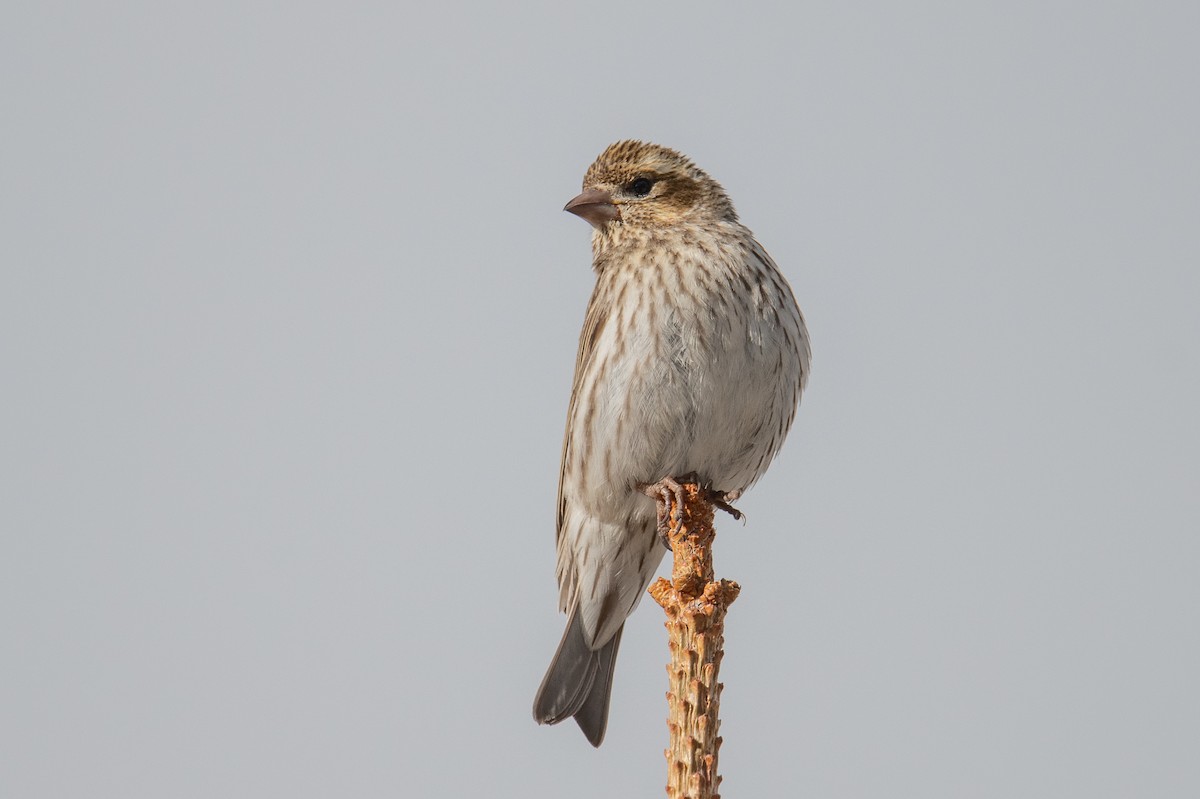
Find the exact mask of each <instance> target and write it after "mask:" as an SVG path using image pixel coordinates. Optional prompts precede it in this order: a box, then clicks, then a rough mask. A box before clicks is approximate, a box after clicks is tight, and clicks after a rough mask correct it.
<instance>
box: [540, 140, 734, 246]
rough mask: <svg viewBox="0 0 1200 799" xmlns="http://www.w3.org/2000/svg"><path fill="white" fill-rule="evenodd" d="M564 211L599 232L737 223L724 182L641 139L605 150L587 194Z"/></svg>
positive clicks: (591, 171) (586, 186)
mask: <svg viewBox="0 0 1200 799" xmlns="http://www.w3.org/2000/svg"><path fill="white" fill-rule="evenodd" d="M563 210H564V211H570V212H571V213H573V214H575V215H577V216H580V217H582V218H583V219H586V220H587V221H588V222H590V223H591V225H592V226H593V227H594V228H596V230H597V231H604V230H607V229H609V228H610V227H611V226H613V225H620V226H622V227H639V228H648V229H653V228H663V227H670V226H672V225H676V224H679V223H681V222H716V221H720V220H725V221H730V222H736V221H737V214H736V213H735V212H734V210H733V203H731V202H730V201H729V197H728V196H727V195H726V194H725V190H724V189H722V188H721V184H719V183H717V182H716V181H715V180H713V179H712V178H711V177H709V176H708V174H707V173H706V172H704V171H703V170H702V169H700V168H699V167H697V166H696V165H695V164H693V163H692V162H691V161H690V160H689V159H688V158H687V157H686V156H684V155H682V154H681V153H678V152H676V151H675V150H672V149H670V148H667V147H662V146H660V145H657V144H647V143H645V142H640V141H621V142H617V143H616V144H613V145H610V146H609V147H608V149H606V150H605V151H604V152H602V153H601V154H600V157H599V158H597V159H596V161H595V162H594V163H593V164H592V165H591V166H590V167H589V168H588V171H587V174H586V175H585V176H584V178H583V192H582V193H581V194H580V195H579V196H578V197H576V198H574V199H573V200H571V201H570V202H569V203H567V205H566V207H565V208H563Z"/></svg>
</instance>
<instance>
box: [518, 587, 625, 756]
mask: <svg viewBox="0 0 1200 799" xmlns="http://www.w3.org/2000/svg"><path fill="white" fill-rule="evenodd" d="M624 629H625V627H624V625H622V626H621V627H619V628H617V632H616V634H615V635H613V637H612V638H610V639H609V640H608V643H606V644H604V645H603V646H602V647H600V648H599V649H592V648H591V647H589V646H588V645H587V639H586V637H585V636H584V634H583V622H582V621H581V620H580V618H579V614H577V613H576V612H575V611H574V610H572V611H571V617H570V619H568V620H567V631H566V632H565V633H563V637H562V642H561V643H560V644H559V645H558V651H557V652H555V653H554V659H553V660H551V661H550V668H549V669H547V670H546V676H545V677H544V678H542V685H541V687H540V688H538V692H537V696H536V697H534V700H533V718H534V719H535V720H536V721H537V723H538V724H557V723H558V722H560V721H562V720H563V719H565V718H568V717H570V716H574V717H575V723H576V724H578V725H579V729H581V730H583V734H584V735H585V736H586V737H587V739H588V741H589V742H590V743H591V744H592V746H599V745H600V743H601V742H602V741H603V740H604V729H605V727H607V726H608V700H609V694H610V692H611V691H612V678H613V664H614V663H615V662H616V660H617V647H618V646H620V644H621V632H622V630H624Z"/></svg>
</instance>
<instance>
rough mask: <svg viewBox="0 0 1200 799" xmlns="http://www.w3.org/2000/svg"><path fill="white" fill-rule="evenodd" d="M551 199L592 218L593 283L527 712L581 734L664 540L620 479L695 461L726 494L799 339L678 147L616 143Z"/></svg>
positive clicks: (644, 502) (798, 362)
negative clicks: (573, 189)
mask: <svg viewBox="0 0 1200 799" xmlns="http://www.w3.org/2000/svg"><path fill="white" fill-rule="evenodd" d="M565 210H568V211H570V212H572V213H574V214H577V215H578V216H580V217H582V218H583V219H586V220H587V221H588V222H589V223H590V224H591V225H592V227H593V234H592V263H593V267H594V269H595V271H596V287H595V290H594V291H593V293H592V298H591V301H590V302H589V303H588V309H587V313H586V315H585V317H584V323H583V330H582V332H581V333H580V337H579V353H578V356H577V358H576V363H575V381H574V385H573V386H572V390H571V401H570V404H569V406H568V409H567V429H566V436H565V438H564V442H563V456H562V465H561V470H560V474H559V489H558V519H557V542H558V583H559V588H560V607H561V609H562V610H563V611H565V612H566V613H568V614H569V616H568V621H567V630H566V632H565V633H564V635H563V639H562V642H561V643H560V644H559V648H558V651H557V652H556V653H555V656H554V660H553V661H552V662H551V664H550V668H549V670H548V671H547V672H546V676H545V678H544V679H543V681H542V685H541V687H540V688H539V689H538V694H537V697H536V698H535V700H534V718H535V719H537V721H538V722H539V723H549V724H554V723H557V722H559V721H562V720H563V719H565V718H568V717H574V718H575V720H576V722H577V723H578V724H579V726H580V728H581V729H582V730H583V732H584V734H585V735H586V736H587V738H588V740H589V741H591V743H592V744H593V745H595V746H599V745H600V743H601V741H602V740H603V738H604V730H605V726H606V724H607V721H608V705H609V692H610V690H611V686H612V673H613V672H612V670H613V664H614V661H615V659H616V655H617V648H618V646H619V644H620V640H621V630H622V629H623V626H624V623H625V619H626V617H627V616H628V615H629V614H630V613H631V612H632V611H633V609H634V607H635V606H636V605H637V603H638V601H639V600H640V599H641V596H642V594H643V593H644V591H645V588H646V585H647V584H648V583H649V581H650V579H651V577H653V575H654V571H655V569H657V567H658V564H659V562H660V561H661V560H662V556H663V553H664V552H665V550H664V549H663V548H662V546H661V545H660V544H659V542H658V538H657V533H656V530H655V507H654V502H653V501H652V500H651V499H650V498H649V497H647V496H645V495H644V494H642V493H641V492H640V491H639V490H637V486H638V485H639V484H646V483H655V482H658V481H659V480H661V479H663V478H665V477H680V476H683V475H686V474H692V473H695V474H696V475H698V476H699V478H700V480H701V481H703V482H704V483H706V484H709V485H711V486H712V488H714V489H716V490H718V491H722V492H725V493H726V494H727V496H729V497H730V498H736V497H737V496H739V495H740V494H741V493H742V492H743V491H745V490H746V489H747V488H749V487H750V486H751V485H753V483H754V482H755V481H756V480H758V478H759V477H761V476H762V474H763V472H765V471H766V469H767V466H768V465H769V464H770V462H771V460H772V458H774V457H775V454H776V453H777V452H778V451H779V447H780V446H781V445H782V444H783V439H784V437H785V436H786V435H787V431H788V429H789V428H790V427H791V423H792V418H793V416H794V414H795V410H796V405H797V403H798V402H799V399H800V393H801V391H802V390H803V388H804V383H805V380H806V379H807V376H808V371H809V361H810V351H809V344H808V333H807V330H806V329H805V326H804V319H803V317H802V316H801V314H800V310H799V308H798V307H797V306H796V301H795V299H794V297H793V296H792V291H791V289H790V288H789V286H788V284H787V281H786V280H785V279H784V278H783V275H782V274H780V272H779V270H778V268H777V267H776V266H775V263H774V261H772V260H771V257H770V256H769V255H767V253H766V251H765V250H764V249H763V248H762V246H761V245H759V243H758V242H757V241H755V239H754V237H753V235H752V234H751V233H750V231H749V230H747V229H746V228H745V227H744V226H742V225H741V224H740V223H739V222H738V217H737V213H736V212H735V211H734V209H733V204H732V203H731V202H730V200H729V197H728V196H727V195H726V194H725V191H724V189H722V188H721V186H720V184H718V183H717V182H716V181H715V180H713V179H712V178H711V177H709V176H708V174H707V173H705V172H704V171H703V170H701V169H699V168H698V167H696V165H695V164H693V163H692V162H691V161H690V160H689V159H688V158H686V157H685V156H683V155H681V154H680V153H678V152H676V151H674V150H671V149H669V148H666V147H661V146H659V145H655V144H647V143H643V142H638V141H623V142H618V143H616V144H614V145H612V146H610V147H609V148H608V149H607V150H605V151H604V152H603V153H601V154H600V157H599V158H597V159H596V161H595V162H594V163H593V164H592V165H591V167H590V168H589V169H588V171H587V174H586V175H585V177H584V181H583V192H582V193H581V194H580V195H579V196H578V197H576V198H575V199H573V200H571V201H570V202H569V203H567V206H566V209H565Z"/></svg>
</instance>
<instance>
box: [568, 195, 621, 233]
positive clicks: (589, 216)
mask: <svg viewBox="0 0 1200 799" xmlns="http://www.w3.org/2000/svg"><path fill="white" fill-rule="evenodd" d="M563 210H564V211H570V212H571V213H573V214H575V215H576V216H578V217H582V218H583V219H586V220H587V221H588V222H589V223H591V225H592V227H595V228H599V227H603V226H604V225H605V224H607V223H608V222H612V221H614V220H617V219H620V218H621V212H620V211H619V210H618V209H617V206H616V205H615V204H614V203H613V198H612V195H611V194H609V193H608V192H606V191H603V190H601V189H587V190H585V191H584V192H583V194H580V195H579V196H578V197H576V198H575V199H573V200H571V202H569V203H567V204H566V205H564V206H563Z"/></svg>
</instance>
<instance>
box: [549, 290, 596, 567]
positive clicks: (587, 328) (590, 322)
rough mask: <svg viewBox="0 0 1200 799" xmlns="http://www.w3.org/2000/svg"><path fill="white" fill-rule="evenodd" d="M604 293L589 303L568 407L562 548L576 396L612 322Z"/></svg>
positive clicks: (559, 526) (557, 525) (558, 521)
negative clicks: (595, 352) (593, 354)
mask: <svg viewBox="0 0 1200 799" xmlns="http://www.w3.org/2000/svg"><path fill="white" fill-rule="evenodd" d="M601 296H602V292H601V291H600V286H599V285H598V284H597V286H596V289H595V290H594V291H593V292H592V298H591V300H590V301H589V302H588V308H587V314H586V315H585V316H584V318H583V330H581V331H580V333H579V351H578V353H576V355H575V378H574V380H572V382H571V401H570V404H568V405H567V429H566V431H565V432H564V433H563V450H562V460H561V462H560V463H559V465H558V505H557V507H558V513H557V516H556V518H555V522H554V531H555V542H556V543H557V544H559V545H560V546H561V544H562V533H563V517H564V516H565V515H566V507H567V506H566V499H565V498H564V497H563V480H564V478H565V476H566V471H567V457H568V456H569V455H570V452H571V430H572V429H573V428H574V427H575V407H576V405H577V402H576V397H577V396H578V394H579V389H580V386H581V384H582V383H583V376H584V374H585V373H586V372H587V365H588V362H589V361H590V360H591V358H592V352H593V350H594V349H595V346H596V341H597V340H598V339H599V338H600V334H601V333H602V332H603V331H604V325H605V323H606V322H607V321H608V315H609V303H607V302H604V301H602V300H601Z"/></svg>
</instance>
